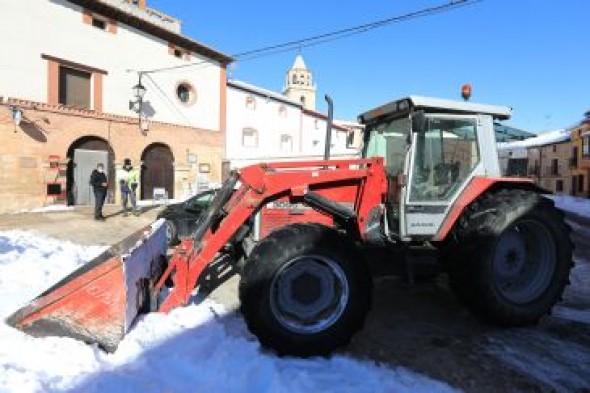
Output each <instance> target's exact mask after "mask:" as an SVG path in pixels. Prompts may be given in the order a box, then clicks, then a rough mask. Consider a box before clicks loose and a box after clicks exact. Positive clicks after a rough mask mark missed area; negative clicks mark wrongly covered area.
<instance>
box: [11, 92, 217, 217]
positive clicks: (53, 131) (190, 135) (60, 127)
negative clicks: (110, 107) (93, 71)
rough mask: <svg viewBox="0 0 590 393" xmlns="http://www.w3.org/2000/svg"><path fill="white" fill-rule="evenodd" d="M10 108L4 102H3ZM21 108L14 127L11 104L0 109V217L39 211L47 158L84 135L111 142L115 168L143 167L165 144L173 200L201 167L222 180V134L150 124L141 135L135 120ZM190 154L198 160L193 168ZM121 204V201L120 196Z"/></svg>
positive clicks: (28, 104)
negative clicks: (148, 153)
mask: <svg viewBox="0 0 590 393" xmlns="http://www.w3.org/2000/svg"><path fill="white" fill-rule="evenodd" d="M5 104H6V103H5ZM8 104H10V105H18V107H20V108H22V109H23V114H24V116H23V121H22V122H21V124H20V126H18V127H15V126H14V124H13V122H12V118H11V112H10V110H9V107H8V106H7V105H0V198H2V201H3V202H2V204H0V213H6V212H13V211H18V210H21V209H29V208H34V207H40V206H43V205H45V204H49V203H52V202H53V200H52V199H50V198H49V199H48V198H46V183H47V181H48V177H51V176H52V174H51V170H50V168H49V166H50V164H49V156H51V155H54V156H55V155H56V156H60V157H62V158H64V159H65V158H66V157H67V152H68V149H69V148H70V146H71V145H72V144H73V143H74V142H75V141H76V140H78V139H80V138H82V137H84V136H94V137H98V138H101V139H104V140H106V141H108V142H109V144H110V146H111V147H112V149H113V151H114V153H115V164H116V165H117V166H118V165H120V164H122V162H123V159H124V158H130V159H131V160H132V162H133V163H134V164H135V165H139V163H140V160H141V156H142V153H143V152H144V150H145V149H146V147H148V146H149V145H151V144H153V143H161V144H164V145H167V146H168V147H170V149H171V151H172V153H173V155H174V172H175V176H174V177H175V181H174V195H175V196H176V197H180V196H182V195H183V192H184V191H185V190H186V189H187V187H188V185H189V184H194V183H195V181H196V179H197V176H198V175H199V164H209V167H210V172H209V173H208V177H209V180H210V181H212V182H220V181H221V163H222V161H223V158H224V157H223V155H224V147H223V143H224V133H223V132H220V131H211V130H201V129H197V128H191V127H183V126H176V125H171V124H165V123H151V124H150V129H149V131H148V132H146V133H142V132H141V131H140V129H139V126H138V123H137V119H134V118H127V117H121V116H111V115H107V114H98V113H95V112H92V111H85V110H77V109H67V108H63V107H58V106H51V105H46V104H41V103H34V102H29V101H17V100H13V101H12V102H10V101H9V102H8ZM189 155H193V156H194V155H196V156H197V157H198V161H197V163H189V162H188V157H189ZM117 199H118V196H117Z"/></svg>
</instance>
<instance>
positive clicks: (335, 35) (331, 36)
mask: <svg viewBox="0 0 590 393" xmlns="http://www.w3.org/2000/svg"><path fill="white" fill-rule="evenodd" d="M482 1H484V0H453V1H450V2H448V3H445V4H441V5H438V6H433V7H427V8H423V9H420V10H418V11H412V12H409V13H406V14H403V15H397V16H392V17H389V18H386V19H381V20H377V21H374V22H370V23H365V24H362V25H357V26H353V27H348V28H344V29H340V30H335V31H331V32H327V33H322V34H318V35H315V36H311V37H307V38H302V39H299V40H293V41H288V42H284V43H282V44H275V45H270V46H265V47H262V48H258V49H253V50H248V51H244V52H240V53H237V54H235V55H232V56H231V57H233V58H234V59H236V60H240V61H248V60H252V59H257V58H260V57H265V56H272V55H275V54H278V53H283V52H288V51H291V50H294V49H297V48H304V47H311V46H316V45H321V44H325V43H327V42H332V41H335V40H339V39H344V38H347V37H350V36H353V35H357V34H362V33H366V32H367V31H370V30H374V29H377V28H380V27H383V26H387V25H390V24H394V23H401V22H406V21H408V20H412V19H418V18H423V17H426V16H431V15H434V14H440V13H444V12H449V11H452V10H455V9H458V8H462V7H466V6H470V5H473V4H476V3H480V2H482ZM206 64H208V62H207V61H204V60H201V61H197V62H192V63H189V64H181V65H178V66H172V67H164V68H157V69H153V70H146V71H139V72H138V73H142V74H152V73H156V72H165V71H173V70H177V69H182V68H188V67H195V66H199V65H206Z"/></svg>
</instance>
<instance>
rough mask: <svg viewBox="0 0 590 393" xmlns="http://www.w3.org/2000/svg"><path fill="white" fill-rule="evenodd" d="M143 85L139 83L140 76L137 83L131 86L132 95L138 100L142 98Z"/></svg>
mask: <svg viewBox="0 0 590 393" xmlns="http://www.w3.org/2000/svg"><path fill="white" fill-rule="evenodd" d="M145 90H146V89H145V87H144V86H143V85H142V84H141V77H140V78H139V82H138V83H137V85H135V86H133V95H134V96H135V98H136V99H138V100H143V96H144V95H145Z"/></svg>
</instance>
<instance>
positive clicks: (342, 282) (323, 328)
mask: <svg viewBox="0 0 590 393" xmlns="http://www.w3.org/2000/svg"><path fill="white" fill-rule="evenodd" d="M361 259H362V258H361V257H360V254H359V253H358V252H357V250H356V249H355V247H354V244H353V242H352V240H350V239H347V238H346V237H344V236H343V235H341V234H340V233H338V232H337V231H336V230H334V229H332V228H328V227H325V226H322V225H318V224H294V225H289V226H287V227H284V228H282V229H279V230H277V231H275V232H273V233H272V234H270V235H269V236H268V237H266V238H265V239H263V240H262V241H261V242H260V243H259V244H258V245H257V246H256V247H255V248H254V250H253V251H252V253H251V254H250V256H249V258H248V260H247V261H246V264H245V265H244V268H243V270H242V273H241V274H242V277H241V281H240V286H239V293H240V301H241V311H242V314H243V315H244V318H245V320H246V323H247V325H248V328H249V329H250V331H251V332H252V333H254V334H255V335H256V336H257V337H258V339H259V340H260V343H261V344H262V345H263V346H266V347H269V348H272V349H274V350H275V351H277V352H278V353H279V354H281V355H296V356H314V355H326V354H328V353H330V352H331V351H333V350H334V349H336V348H338V347H341V346H343V345H346V344H347V343H348V342H349V341H350V339H351V337H352V336H353V334H354V333H356V332H357V331H358V330H360V328H361V327H362V325H363V323H364V320H365V317H366V314H367V312H368V310H369V308H370V305H371V289H372V281H371V276H370V274H369V271H368V269H367V266H366V264H365V263H364V261H362V260H361Z"/></svg>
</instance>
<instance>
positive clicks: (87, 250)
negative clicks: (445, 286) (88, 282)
mask: <svg viewBox="0 0 590 393" xmlns="http://www.w3.org/2000/svg"><path fill="white" fill-rule="evenodd" d="M103 249H104V248H103V247H82V246H78V245H75V244H72V243H68V242H62V241H57V240H54V239H51V238H47V237H44V236H38V235H34V234H32V233H29V232H22V231H9V232H0V318H2V319H4V318H6V317H7V316H8V315H9V314H11V313H12V312H13V311H15V310H16V309H17V308H19V307H20V306H22V305H24V304H26V303H27V302H28V301H29V300H30V299H32V298H33V297H34V296H36V295H38V294H39V293H40V292H41V291H43V290H44V289H46V288H47V287H48V286H50V285H52V284H54V283H55V282H56V281H57V280H58V279H59V278H61V277H62V276H65V275H66V274H68V273H69V272H70V271H72V270H73V269H75V268H77V267H78V266H80V265H82V264H83V263H84V262H86V261H88V260H90V259H91V258H92V257H93V256H95V255H98V254H99V253H100V252H101V251H103ZM63 390H69V391H80V392H129V391H142V392H162V391H166V392H194V391H206V392H252V393H263V392H327V391H330V392H355V393H356V392H450V391H453V389H452V388H450V387H449V386H448V385H445V384H443V383H440V382H437V381H434V380H431V379H429V378H427V377H425V376H423V375H420V374H417V373H415V372H413V371H410V370H408V369H405V368H402V367H398V368H396V369H389V368H386V367H381V366H377V365H375V364H374V363H372V362H367V361H359V360H355V359H352V358H350V357H345V356H334V357H332V358H330V359H324V358H318V359H307V360H304V359H292V358H278V357H276V356H274V355H273V354H271V353H266V352H264V351H262V350H261V348H260V346H259V344H258V342H257V341H256V339H255V338H254V337H252V336H251V335H250V334H249V333H248V331H247V329H246V327H245V324H244V322H243V320H242V319H241V318H240V317H239V316H238V315H236V314H233V313H231V314H228V313H226V312H225V311H224V309H223V307H221V306H220V305H218V304H215V303H213V302H210V301H205V302H203V303H201V304H199V305H195V304H193V305H190V306H187V307H184V308H180V309H176V310H174V311H172V312H171V313H169V314H167V315H164V314H156V313H155V314H150V315H146V316H143V317H141V318H140V320H139V321H138V323H137V324H136V325H135V326H134V327H133V328H132V329H131V331H130V332H129V334H128V335H127V336H126V337H125V339H124V340H123V341H122V342H121V344H120V346H119V348H118V350H117V351H116V352H115V353H114V354H106V353H104V352H102V351H101V350H99V349H98V348H96V347H94V346H89V345H86V344H84V343H82V342H79V341H76V340H73V339H69V338H57V337H48V338H33V337H29V336H28V335H26V334H24V333H22V332H20V331H18V330H15V329H13V328H11V327H9V326H7V325H6V324H4V323H2V324H0V391H2V392H4V391H10V392H19V393H21V392H39V391H42V392H48V391H63Z"/></svg>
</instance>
